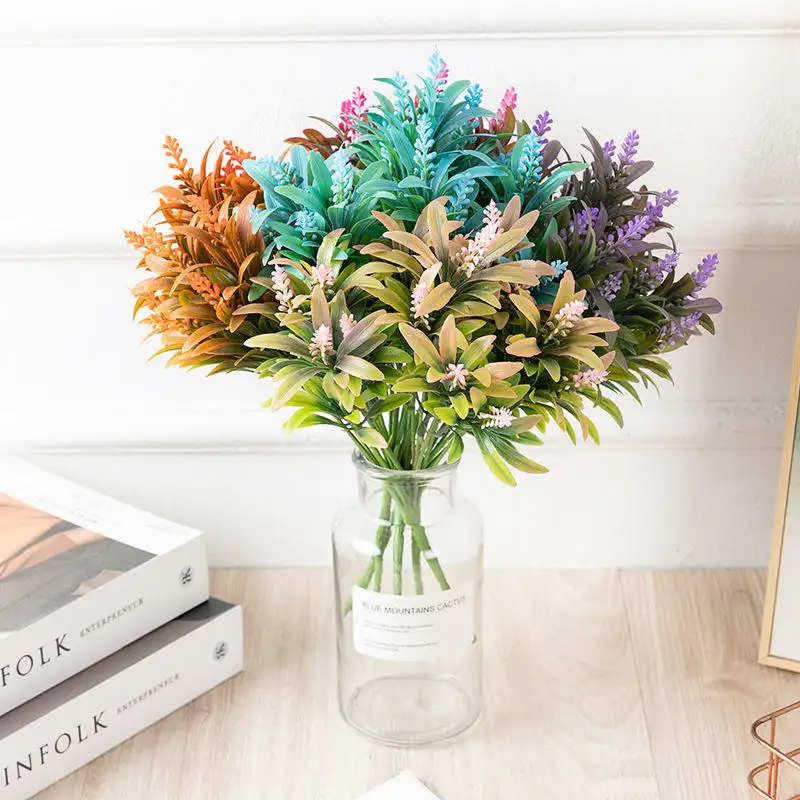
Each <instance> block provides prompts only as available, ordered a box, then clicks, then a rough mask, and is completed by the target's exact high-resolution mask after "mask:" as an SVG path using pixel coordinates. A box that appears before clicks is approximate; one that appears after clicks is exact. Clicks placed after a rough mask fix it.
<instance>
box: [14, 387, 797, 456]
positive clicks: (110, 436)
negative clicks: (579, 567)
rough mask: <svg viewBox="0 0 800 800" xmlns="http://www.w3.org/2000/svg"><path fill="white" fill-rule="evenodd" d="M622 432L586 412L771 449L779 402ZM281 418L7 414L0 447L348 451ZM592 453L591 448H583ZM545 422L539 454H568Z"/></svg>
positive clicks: (679, 445)
mask: <svg viewBox="0 0 800 800" xmlns="http://www.w3.org/2000/svg"><path fill="white" fill-rule="evenodd" d="M623 413H624V415H625V418H626V427H625V428H623V429H622V430H620V429H618V428H617V427H616V425H614V424H613V422H611V421H610V420H609V419H608V418H607V417H606V415H605V414H603V413H602V412H599V411H598V412H597V413H595V414H594V415H593V418H594V419H595V422H596V423H597V424H598V428H599V429H600V434H601V440H602V447H603V448H604V449H614V450H624V451H643V450H645V451H649V450H652V451H663V450H698V451H709V450H714V451H719V450H764V449H768V450H772V449H777V448H780V447H781V443H782V433H783V425H784V417H785V405H784V404H782V403H771V402H768V401H757V402H684V401H669V400H662V399H659V398H658V397H655V396H652V397H650V398H647V399H646V401H645V407H643V408H640V407H639V406H636V405H635V404H632V403H631V404H625V405H624V407H623ZM283 418H285V415H282V416H277V415H275V416H273V415H272V413H271V412H269V411H267V410H265V409H258V408H250V407H248V408H231V407H227V408H225V407H222V408H202V407H201V408H195V409H176V408H170V410H169V414H167V415H165V414H163V413H157V412H153V413H150V414H148V413H143V412H141V411H138V410H136V409H132V408H120V409H118V410H117V411H114V410H113V409H107V410H106V412H105V413H104V414H102V415H100V416H98V415H97V414H93V415H88V414H87V415H85V416H81V415H79V414H70V415H64V416H59V415H57V414H53V415H48V418H47V419H46V420H39V423H38V424H36V421H35V420H32V419H22V418H20V416H14V417H7V418H6V419H4V420H3V421H2V422H0V441H2V442H3V449H5V450H7V451H10V452H18V453H26V452H27V453H37V454H54V455H77V454H81V455H95V454H97V455H104V454H122V453H148V454H155V453H187V454H190V453H205V454H244V453H252V454H258V453H276V452H287V453H292V452H294V453H297V454H298V455H304V456H309V457H311V456H313V454H314V453H320V452H331V451H348V450H350V449H351V447H350V444H349V442H348V441H347V439H346V438H345V437H344V436H343V435H341V434H340V433H339V432H338V431H335V430H328V429H303V430H300V431H296V432H295V433H294V434H291V435H290V434H288V433H287V432H286V431H285V430H283V428H282V427H281V426H280V423H281V421H282V419H283ZM584 446H585V447H589V448H593V447H594V445H593V444H592V443H588V444H586V445H584ZM571 448H572V445H571V443H570V442H569V440H568V439H567V437H566V436H565V435H563V434H562V433H561V432H560V431H558V430H557V429H556V427H555V426H554V425H551V426H550V428H549V429H548V433H547V436H546V441H545V449H547V450H550V449H553V450H557V451H561V450H564V449H571Z"/></svg>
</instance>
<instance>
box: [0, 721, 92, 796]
mask: <svg viewBox="0 0 800 800" xmlns="http://www.w3.org/2000/svg"><path fill="white" fill-rule="evenodd" d="M103 714H105V711H101V712H100V713H99V714H95V715H94V716H93V717H92V720H91V722H89V723H88V724H87V723H84V722H79V723H78V724H77V725H76V726H75V727H74V728H71V729H70V730H66V731H62V732H61V733H59V734H58V736H56V737H54V738H53V739H50V740H48V741H46V742H44V743H43V744H41V745H39V747H37V748H36V749H35V750H33V751H32V752H29V753H26V754H25V756H24V757H23V758H18V759H17V761H16V763H15V764H9V765H7V766H5V767H0V789H2V788H7V787H9V786H10V785H11V784H12V783H15V782H16V781H20V780H22V779H23V778H24V777H25V776H26V775H28V774H30V773H32V772H34V771H35V770H36V769H37V768H39V767H44V766H45V764H47V762H48V761H49V759H51V758H53V757H55V756H63V755H64V754H65V753H66V752H68V751H69V750H71V749H72V748H73V747H77V746H79V745H81V744H83V743H84V742H85V741H86V740H87V739H89V738H91V737H92V736H95V735H97V734H98V733H100V731H103V730H105V729H106V728H107V727H108V725H107V724H106V723H105V722H103Z"/></svg>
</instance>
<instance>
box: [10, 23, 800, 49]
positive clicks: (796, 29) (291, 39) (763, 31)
mask: <svg viewBox="0 0 800 800" xmlns="http://www.w3.org/2000/svg"><path fill="white" fill-rule="evenodd" d="M797 36H800V26H789V27H786V26H782V25H781V26H777V25H776V26H775V27H760V28H747V27H731V28H705V27H672V28H670V27H664V28H610V29H594V28H592V29H588V28H587V29H568V30H557V29H550V30H513V31H501V30H499V31H466V30H465V31H452V30H450V31H445V30H441V31H436V32H432V33H419V32H418V31H415V30H411V29H407V30H397V31H394V32H392V33H385V34H379V33H375V32H371V31H362V32H351V33H330V34H324V33H311V32H307V33H301V32H296V33H290V32H287V33H282V34H273V35H269V34H256V35H242V34H214V33H211V32H209V33H205V34H198V35H185V36H181V35H176V34H172V33H164V34H147V35H144V34H135V33H132V34H130V35H120V34H111V33H102V32H98V33H97V34H95V35H92V36H86V35H76V34H71V33H63V34H60V35H50V36H37V35H30V34H19V35H11V36H8V35H6V36H2V37H0V45H2V46H4V47H52V46H60V47H64V46H67V47H96V46H110V45H111V46H137V45H146V46H176V45H231V44H234V45H264V44H266V45H270V44H273V45H274V44H289V45H292V44H380V43H387V42H404V43H414V42H418V43H425V42H430V43H431V44H434V45H435V44H439V43H442V42H505V41H541V40H554V39H555V40H558V39H564V40H580V39H589V40H591V39H686V38H700V39H734V38H759V37H761V38H764V37H770V38H771V37H779V38H785V37H797Z"/></svg>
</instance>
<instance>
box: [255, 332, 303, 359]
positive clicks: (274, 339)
mask: <svg viewBox="0 0 800 800" xmlns="http://www.w3.org/2000/svg"><path fill="white" fill-rule="evenodd" d="M245 346H246V347H261V348H264V349H267V350H283V351H284V352H286V353H291V354H292V355H293V356H298V357H299V358H309V357H310V353H309V350H308V345H307V344H306V343H305V342H304V341H302V340H301V339H298V338H297V337H295V336H290V335H289V334H288V333H262V334H259V335H258V336H252V337H251V338H249V339H246V340H245Z"/></svg>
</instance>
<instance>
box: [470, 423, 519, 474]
mask: <svg viewBox="0 0 800 800" xmlns="http://www.w3.org/2000/svg"><path fill="white" fill-rule="evenodd" d="M475 441H476V442H477V443H478V448H479V449H480V451H481V455H482V456H483V460H484V461H485V462H486V464H487V466H488V467H489V469H490V470H491V471H492V472H493V473H494V474H495V475H496V476H497V477H498V478H499V479H500V480H501V481H502V482H503V483H505V484H508V485H509V486H516V485H517V481H516V478H514V475H513V474H512V473H511V470H510V469H509V468H508V466H507V465H506V464H505V462H504V461H503V460H502V459H501V458H500V457H499V456H498V454H497V450H496V449H495V447H494V445H493V444H492V443H491V442H490V441H489V440H488V439H486V438H485V436H484V434H483V433H482V432H479V431H476V432H475Z"/></svg>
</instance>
